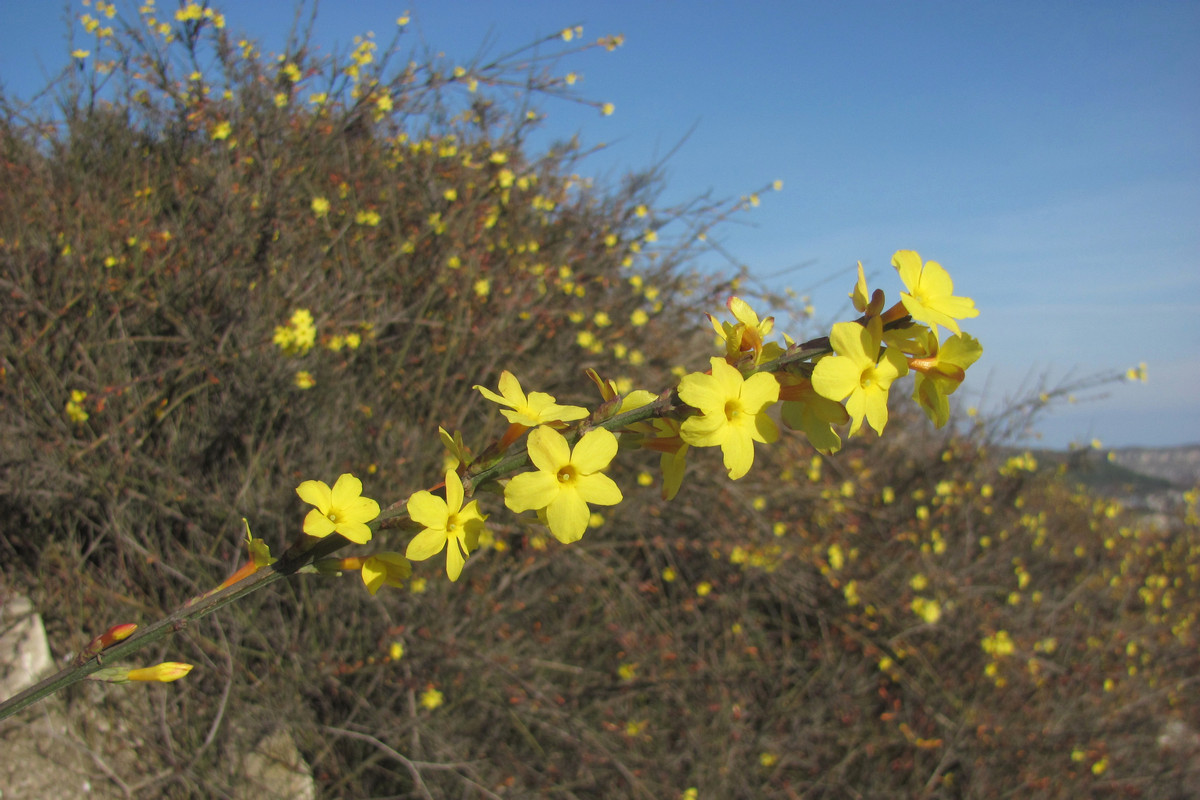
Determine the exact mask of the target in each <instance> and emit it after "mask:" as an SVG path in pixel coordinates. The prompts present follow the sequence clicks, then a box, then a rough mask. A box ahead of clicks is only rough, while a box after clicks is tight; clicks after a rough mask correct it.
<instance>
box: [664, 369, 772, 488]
mask: <svg viewBox="0 0 1200 800" xmlns="http://www.w3.org/2000/svg"><path fill="white" fill-rule="evenodd" d="M710 363H711V364H712V374H711V375H705V374H703V373H699V372H693V373H691V374H689V375H685V376H684V377H683V380H681V381H680V382H679V398H680V399H681V400H683V402H685V403H687V404H688V405H689V406H692V407H694V408H696V409H699V411H700V414H699V415H698V416H691V417H688V418H687V419H686V420H684V421H683V425H682V426H681V428H680V435H681V436H682V438H683V441H685V442H687V443H688V444H689V445H693V446H697V447H720V448H721V453H722V456H723V458H724V462H725V468H726V469H727V470H728V471H729V478H730V479H731V480H737V479H738V478H740V477H742V476H743V475H745V474H746V473H747V472H749V471H750V467H751V466H752V465H753V464H754V442H762V443H763V444H769V443H771V442H774V441H776V440H777V439H778V438H779V428H778V427H776V425H775V422H774V420H772V419H771V418H770V417H769V416H767V413H766V412H767V408H769V407H770V406H771V405H772V404H773V403H774V402H775V401H776V400H778V399H779V381H778V380H776V379H775V376H774V375H771V374H770V373H766V372H759V373H757V374H754V375H751V376H750V377H749V378H748V379H747V378H743V377H742V373H740V372H738V370H737V368H736V367H733V366H731V365H730V364H729V363H728V362H726V361H725V359H723V358H720V357H718V356H713V357H712V359H711V360H710Z"/></svg>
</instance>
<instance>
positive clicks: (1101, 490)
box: [1032, 444, 1200, 513]
mask: <svg viewBox="0 0 1200 800" xmlns="http://www.w3.org/2000/svg"><path fill="white" fill-rule="evenodd" d="M1032 452H1033V454H1034V455H1035V456H1036V457H1037V460H1038V464H1039V465H1040V466H1041V467H1042V468H1046V469H1050V468H1055V467H1059V466H1061V465H1063V464H1065V465H1066V478H1067V480H1071V481H1075V482H1077V483H1078V484H1080V485H1081V486H1084V487H1085V488H1087V489H1088V490H1090V491H1092V492H1095V493H1096V494H1100V495H1104V496H1106V497H1113V498H1116V499H1118V500H1120V501H1121V502H1122V503H1123V504H1125V506H1127V507H1129V508H1133V509H1140V510H1142V511H1147V512H1151V513H1166V512H1170V511H1172V510H1173V509H1177V508H1179V507H1180V506H1181V505H1182V504H1183V493H1184V492H1185V491H1187V490H1188V489H1191V488H1193V487H1195V486H1196V485H1197V484H1200V445H1196V444H1192V445H1182V446H1179V447H1124V448H1119V449H1115V450H1092V449H1082V450H1069V451H1063V450H1034V451H1032ZM1110 454H1111V455H1110Z"/></svg>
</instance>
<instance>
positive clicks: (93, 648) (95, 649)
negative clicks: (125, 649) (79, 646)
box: [75, 622, 138, 664]
mask: <svg viewBox="0 0 1200 800" xmlns="http://www.w3.org/2000/svg"><path fill="white" fill-rule="evenodd" d="M137 627H138V626H137V625H136V624H135V623H132V622H124V623H121V624H120V625H114V626H112V627H111V628H109V629H108V630H107V631H105V632H104V633H102V634H100V635H99V636H97V637H96V638H95V639H92V640H91V641H90V642H88V643H87V647H85V648H83V650H82V651H80V653H79V655H78V656H77V657H76V659H75V662H76V663H77V664H83V663H84V662H85V661H87V660H89V659H90V658H92V657H93V656H96V655H99V654H100V652H101V651H103V650H104V649H105V648H107V647H112V646H113V645H114V644H116V643H117V642H120V641H123V640H125V639H128V638H129V637H130V636H132V635H133V632H134V631H136V630H137Z"/></svg>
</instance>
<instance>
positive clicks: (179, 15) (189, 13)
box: [175, 3, 204, 22]
mask: <svg viewBox="0 0 1200 800" xmlns="http://www.w3.org/2000/svg"><path fill="white" fill-rule="evenodd" d="M203 16H204V11H203V9H201V8H200V6H199V5H197V4H196V3H188V4H187V5H186V6H184V7H183V8H181V9H179V10H178V11H176V12H175V19H176V20H177V21H178V22H193V21H195V20H199V19H202V18H203Z"/></svg>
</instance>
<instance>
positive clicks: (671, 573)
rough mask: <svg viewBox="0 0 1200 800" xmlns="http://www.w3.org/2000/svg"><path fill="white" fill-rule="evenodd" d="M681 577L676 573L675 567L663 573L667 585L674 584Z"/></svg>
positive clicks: (668, 568)
mask: <svg viewBox="0 0 1200 800" xmlns="http://www.w3.org/2000/svg"><path fill="white" fill-rule="evenodd" d="M678 577H679V576H678V575H677V574H676V573H675V568H674V567H667V568H666V569H664V570H663V571H662V579H663V580H664V581H666V582H667V583H674V582H675V579H676V578H678Z"/></svg>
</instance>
